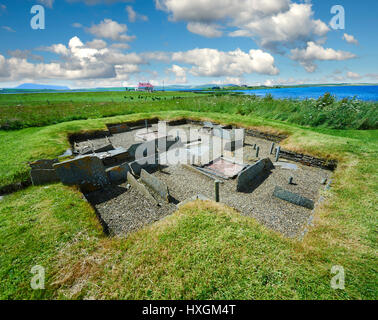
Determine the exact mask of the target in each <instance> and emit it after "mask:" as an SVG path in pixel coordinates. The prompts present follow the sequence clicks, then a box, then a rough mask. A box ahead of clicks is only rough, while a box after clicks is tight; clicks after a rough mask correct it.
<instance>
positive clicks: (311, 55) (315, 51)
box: [291, 41, 356, 72]
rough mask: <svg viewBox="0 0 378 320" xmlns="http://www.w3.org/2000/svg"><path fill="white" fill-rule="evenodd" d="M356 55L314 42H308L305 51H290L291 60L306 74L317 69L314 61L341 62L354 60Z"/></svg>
mask: <svg viewBox="0 0 378 320" xmlns="http://www.w3.org/2000/svg"><path fill="white" fill-rule="evenodd" d="M355 57H356V55H354V54H353V53H350V52H347V51H341V50H338V51H337V50H334V49H332V48H324V47H322V46H321V45H318V44H316V43H315V42H312V41H310V42H308V43H307V47H306V48H305V49H293V50H291V58H292V59H293V60H296V61H298V62H299V63H300V64H301V65H302V66H303V67H304V68H305V69H306V70H307V71H308V72H314V71H315V70H316V68H317V66H316V64H315V61H331V60H335V61H341V60H348V59H353V58H355Z"/></svg>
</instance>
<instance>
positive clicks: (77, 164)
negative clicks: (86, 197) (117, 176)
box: [54, 156, 109, 192]
mask: <svg viewBox="0 0 378 320" xmlns="http://www.w3.org/2000/svg"><path fill="white" fill-rule="evenodd" d="M54 169H55V170H56V172H57V174H58V176H59V178H60V180H61V181H62V183H63V184H66V185H78V186H80V187H81V188H82V190H83V191H84V192H91V191H95V190H99V189H101V188H103V187H104V186H105V185H107V184H109V179H108V175H107V174H106V171H105V167H104V164H103V163H102V161H101V160H100V159H99V158H98V157H95V156H84V157H80V158H77V159H74V160H69V161H64V162H61V163H56V164H54Z"/></svg>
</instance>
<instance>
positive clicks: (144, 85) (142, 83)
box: [138, 82, 154, 88]
mask: <svg viewBox="0 0 378 320" xmlns="http://www.w3.org/2000/svg"><path fill="white" fill-rule="evenodd" d="M153 87H154V86H153V85H152V84H151V83H149V82H146V83H144V82H139V85H138V88H153Z"/></svg>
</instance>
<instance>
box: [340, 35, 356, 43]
mask: <svg viewBox="0 0 378 320" xmlns="http://www.w3.org/2000/svg"><path fill="white" fill-rule="evenodd" d="M343 40H345V41H346V42H348V43H353V44H355V45H357V44H358V40H357V39H356V38H355V37H354V36H352V35H350V34H347V33H344V35H343Z"/></svg>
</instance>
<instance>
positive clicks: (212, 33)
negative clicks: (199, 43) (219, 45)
mask: <svg viewBox="0 0 378 320" xmlns="http://www.w3.org/2000/svg"><path fill="white" fill-rule="evenodd" d="M219 28H220V26H219V25H216V24H206V23H202V22H190V23H188V26H187V29H188V30H189V31H190V32H191V33H195V34H199V35H201V36H204V37H207V38H217V37H221V36H222V34H223V33H222V31H220V30H219Z"/></svg>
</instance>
